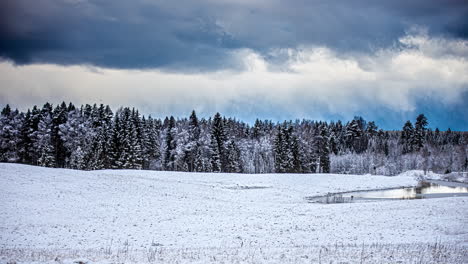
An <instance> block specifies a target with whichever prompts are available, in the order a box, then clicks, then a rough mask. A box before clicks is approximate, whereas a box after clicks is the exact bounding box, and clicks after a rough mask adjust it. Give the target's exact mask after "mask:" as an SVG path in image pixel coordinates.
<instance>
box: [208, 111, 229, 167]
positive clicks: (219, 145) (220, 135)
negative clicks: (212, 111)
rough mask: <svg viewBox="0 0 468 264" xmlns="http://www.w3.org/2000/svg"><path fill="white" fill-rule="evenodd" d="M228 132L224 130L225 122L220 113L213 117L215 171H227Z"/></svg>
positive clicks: (212, 151)
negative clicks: (226, 147)
mask: <svg viewBox="0 0 468 264" xmlns="http://www.w3.org/2000/svg"><path fill="white" fill-rule="evenodd" d="M225 142H226V134H225V132H224V122H223V119H222V118H221V114H220V113H216V115H215V116H214V117H213V125H212V128H211V143H210V148H211V166H212V170H213V172H225V171H226V149H225Z"/></svg>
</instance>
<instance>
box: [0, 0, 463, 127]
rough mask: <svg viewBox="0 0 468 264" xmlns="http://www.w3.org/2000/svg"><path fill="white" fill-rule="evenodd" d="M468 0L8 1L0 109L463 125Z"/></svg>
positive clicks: (3, 13)
mask: <svg viewBox="0 0 468 264" xmlns="http://www.w3.org/2000/svg"><path fill="white" fill-rule="evenodd" d="M466 17H468V2H466V1H464V0H445V1H439V0H413V1H407V0H393V1H375V0H356V1H344V0H327V1H316V0H289V1H284V0H197V1H195V0H179V1H166V0H132V1H124V0H112V1H110V0H35V1H29V0H3V1H1V3H0V106H1V105H5V104H10V105H11V106H12V107H15V108H19V109H20V110H25V109H27V108H29V107H32V106H33V105H42V104H44V103H45V102H46V101H48V102H51V103H54V104H57V103H60V102H62V101H66V102H69V101H71V102H73V103H75V104H77V105H80V104H85V103H91V104H92V103H98V104H99V103H103V104H109V105H111V106H112V107H113V108H114V109H116V108H117V107H119V106H130V107H136V108H138V109H140V111H141V112H142V113H144V114H145V115H152V116H153V117H164V116H166V115H174V116H177V117H187V116H188V115H189V114H190V111H191V110H192V109H195V110H196V111H197V113H198V115H199V116H204V117H209V116H212V115H213V114H214V113H216V112H221V113H222V114H223V115H226V116H231V117H236V118H237V119H240V120H244V121H246V122H253V121H254V120H255V119H256V118H259V119H271V120H274V121H282V120H285V119H288V120H289V119H302V118H307V119H314V120H326V121H330V120H338V119H340V120H343V121H349V120H351V119H352V118H353V117H354V116H358V115H359V116H363V117H364V118H365V119H366V120H375V121H376V122H377V124H378V125H379V126H380V127H381V128H384V129H388V130H393V129H401V127H402V126H403V124H404V122H405V121H406V120H413V121H414V119H415V118H416V116H417V115H418V114H420V113H424V114H425V115H426V116H427V117H428V120H429V126H430V127H431V128H436V127H438V128H440V129H442V130H445V129H447V128H448V127H450V128H451V129H452V130H463V131H467V130H468V103H467V102H468V20H467V19H466Z"/></svg>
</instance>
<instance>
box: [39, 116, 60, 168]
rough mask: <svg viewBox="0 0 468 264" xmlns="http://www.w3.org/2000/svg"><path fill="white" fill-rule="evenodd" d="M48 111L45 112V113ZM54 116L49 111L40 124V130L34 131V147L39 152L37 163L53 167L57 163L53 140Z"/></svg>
mask: <svg viewBox="0 0 468 264" xmlns="http://www.w3.org/2000/svg"><path fill="white" fill-rule="evenodd" d="M45 113H46V112H44V114H45ZM51 128H52V118H51V117H50V114H49V113H47V114H46V115H45V116H43V117H42V119H41V120H40V121H39V124H38V131H36V132H35V133H34V139H35V141H34V147H35V148H36V151H37V153H38V159H37V165H39V166H43V167H53V166H54V165H55V155H54V149H53V147H52V142H51V137H50V135H51Z"/></svg>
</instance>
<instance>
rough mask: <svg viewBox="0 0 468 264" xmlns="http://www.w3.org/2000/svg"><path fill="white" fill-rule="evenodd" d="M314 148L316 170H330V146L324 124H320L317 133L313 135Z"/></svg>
mask: <svg viewBox="0 0 468 264" xmlns="http://www.w3.org/2000/svg"><path fill="white" fill-rule="evenodd" d="M315 150H316V153H317V158H318V160H317V165H318V166H317V172H319V173H329V172H330V158H329V155H330V147H329V138H328V131H327V128H326V127H325V126H320V127H319V131H318V133H317V135H316V136H315Z"/></svg>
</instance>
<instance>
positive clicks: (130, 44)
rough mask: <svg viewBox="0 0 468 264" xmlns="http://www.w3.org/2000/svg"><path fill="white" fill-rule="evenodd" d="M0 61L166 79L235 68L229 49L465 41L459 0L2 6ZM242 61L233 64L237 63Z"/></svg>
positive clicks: (61, 0)
mask: <svg viewBox="0 0 468 264" xmlns="http://www.w3.org/2000/svg"><path fill="white" fill-rule="evenodd" d="M0 5H1V8H0V17H1V18H2V21H1V23H0V38H1V41H0V56H1V57H3V58H7V59H9V60H12V61H13V62H14V63H16V64H20V65H24V64H31V63H42V64H61V65H76V64H86V65H95V66H99V67H106V68H121V69H141V68H146V69H149V68H163V69H165V70H171V71H178V72H181V71H185V72H186V71H212V70H213V69H216V70H217V69H221V68H222V69H239V68H240V67H242V66H243V64H242V63H240V64H239V60H238V57H236V56H233V53H234V54H235V53H236V52H234V51H239V50H243V49H247V50H250V51H252V52H254V53H256V54H259V55H260V56H262V57H264V58H265V59H266V60H272V61H275V62H278V61H281V60H282V59H283V57H271V58H270V57H268V56H266V55H268V54H271V53H272V52H274V51H275V50H278V49H280V50H281V49H296V48H297V47H300V46H305V47H309V46H326V47H328V48H330V49H332V50H334V51H339V52H340V53H343V52H346V53H353V52H375V51H376V50H379V49H381V48H388V47H391V46H392V45H394V44H395V43H396V41H397V39H398V38H400V37H402V36H404V35H405V31H406V30H407V29H408V28H409V27H411V26H414V25H416V26H424V27H426V28H427V29H428V31H429V34H430V35H432V36H439V37H440V36H443V37H445V38H458V39H466V38H467V37H468V24H467V20H466V17H467V16H468V5H467V4H466V1H463V0H447V1H439V0H414V1H407V0H394V1H373V0H357V1H340V0H329V1H318V0H291V1H280V0H249V1H247V0H199V1H193V0H192V1H190V0H180V1H158V0H133V1H123V0H115V1H102V0H36V1H29V0H4V1H2V3H1V4H0ZM241 62H242V61H241Z"/></svg>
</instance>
